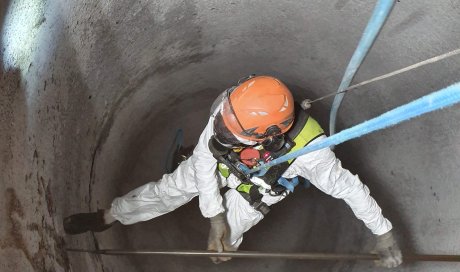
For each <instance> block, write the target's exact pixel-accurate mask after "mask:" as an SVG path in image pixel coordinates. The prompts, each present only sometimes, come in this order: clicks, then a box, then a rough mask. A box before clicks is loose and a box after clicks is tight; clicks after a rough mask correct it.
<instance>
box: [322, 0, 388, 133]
mask: <svg viewBox="0 0 460 272" xmlns="http://www.w3.org/2000/svg"><path fill="white" fill-rule="evenodd" d="M394 3H395V0H379V1H378V2H377V4H376V6H375V8H374V12H373V13H372V16H371V18H370V19H369V22H368V23H367V26H366V29H365V30H364V32H363V35H362V36H361V40H360V41H359V44H358V46H357V47H356V50H355V52H354V53H353V56H352V57H351V60H350V62H349V63H348V66H347V69H346V70H345V74H344V75H343V78H342V82H341V83H340V86H339V89H338V90H337V94H336V96H335V98H334V102H333V103H332V108H331V114H330V119H329V120H330V121H329V134H330V135H334V133H335V123H336V118H337V112H338V111H339V107H340V104H341V103H342V100H343V97H344V96H345V93H344V92H343V91H344V90H346V89H347V88H348V87H349V86H350V83H351V81H352V80H353V78H354V76H355V74H356V71H357V70H358V68H359V66H361V63H362V62H363V60H364V58H365V57H366V55H367V53H368V52H369V49H370V48H371V46H372V44H373V43H374V41H375V39H376V38H377V36H378V35H379V32H380V30H381V29H382V27H383V25H384V24H385V20H386V19H387V17H388V15H390V12H391V9H392V7H393V5H394Z"/></svg>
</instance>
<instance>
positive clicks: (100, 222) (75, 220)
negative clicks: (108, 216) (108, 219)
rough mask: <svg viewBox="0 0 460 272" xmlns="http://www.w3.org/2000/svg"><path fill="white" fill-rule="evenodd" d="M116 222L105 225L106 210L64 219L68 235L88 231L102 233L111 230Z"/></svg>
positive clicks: (78, 214)
mask: <svg viewBox="0 0 460 272" xmlns="http://www.w3.org/2000/svg"><path fill="white" fill-rule="evenodd" d="M115 222H116V221H114V222H112V223H111V224H106V223H105V221H104V210H98V211H97V212H93V213H77V214H73V215H71V216H68V217H66V218H64V230H65V232H66V233H67V234H80V233H84V232H87V231H93V232H101V231H104V230H106V229H108V228H110V227H111V226H112V225H113V224H114V223H115Z"/></svg>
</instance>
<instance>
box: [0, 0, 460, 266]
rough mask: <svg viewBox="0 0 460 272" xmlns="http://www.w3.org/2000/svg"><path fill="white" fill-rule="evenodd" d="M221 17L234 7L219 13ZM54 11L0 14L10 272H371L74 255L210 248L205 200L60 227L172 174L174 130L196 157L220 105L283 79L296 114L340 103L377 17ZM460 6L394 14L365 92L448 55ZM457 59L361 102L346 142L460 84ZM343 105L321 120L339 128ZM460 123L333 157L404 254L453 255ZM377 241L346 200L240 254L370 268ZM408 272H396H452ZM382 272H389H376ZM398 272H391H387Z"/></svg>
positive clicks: (301, 210)
mask: <svg viewBox="0 0 460 272" xmlns="http://www.w3.org/2000/svg"><path fill="white" fill-rule="evenodd" d="M220 2H226V3H220ZM220 2H219V1H198V0H194V1H176V0H174V1H149V0H139V1H111V0H103V1H89V0H85V1H44V0H27V1H26V0H10V1H3V2H2V3H0V11H1V13H0V16H1V17H0V21H1V22H2V29H1V31H2V36H1V42H2V51H1V52H2V53H1V54H2V69H1V71H0V72H1V75H0V83H1V84H0V87H1V99H0V111H1V127H0V143H1V144H0V152H1V153H0V154H1V160H0V162H1V167H0V169H1V175H2V176H1V177H2V182H1V183H0V184H1V185H0V186H1V192H0V193H1V196H0V202H1V206H0V207H1V208H0V211H1V224H0V239H1V240H0V266H1V267H2V268H1V269H0V270H1V271H69V270H72V271H214V270H216V269H219V271H235V270H237V269H238V270H241V271H261V270H264V271H306V270H311V271H369V270H370V269H373V268H372V264H371V263H369V262H351V263H318V262H298V261H285V260H267V261H260V260H242V259H239V260H232V261H231V262H228V263H224V264H221V265H219V266H215V265H213V264H211V262H210V261H209V260H207V259H186V258H184V259H180V258H174V257H170V258H157V257H139V258H131V257H110V256H109V257H106V256H102V257H99V256H91V255H87V254H77V253H75V254H73V253H72V254H67V253H66V252H65V251H64V250H63V249H64V248H65V247H66V246H69V247H80V248H90V249H92V248H94V247H95V246H99V247H100V248H128V249H129V248H131V249H204V248H205V247H206V236H207V231H208V222H207V221H206V220H205V219H203V218H202V217H201V215H200V212H199V209H198V205H197V204H198V203H197V201H196V200H195V201H192V202H191V203H190V204H188V205H186V206H184V207H182V208H180V209H178V210H177V211H176V212H174V213H172V214H168V215H165V216H163V217H160V218H158V219H157V220H152V221H150V222H145V223H140V224H135V225H132V226H127V227H122V226H120V225H117V226H115V227H113V228H112V229H110V230H108V231H106V232H104V233H100V234H96V235H92V234H84V235H80V236H73V237H69V236H65V235H64V233H63V229H62V225H61V222H62V218H63V217H64V216H66V215H69V214H71V213H75V212H79V211H90V210H91V211H94V210H96V209H97V208H105V207H107V206H108V205H109V204H110V201H111V199H112V198H113V197H115V196H118V195H122V194H124V193H126V192H127V191H128V190H130V189H132V188H135V187H136V186H138V185H140V184H143V183H145V182H147V181H151V180H156V179H158V178H159V177H160V176H161V173H162V172H163V171H164V162H163V161H164V158H165V155H166V152H167V149H168V147H169V145H170V144H171V141H172V138H173V136H174V134H175V131H176V130H177V129H178V128H182V129H184V131H185V136H186V142H187V143H188V144H193V143H194V141H196V139H197V137H198V135H199V133H200V131H201V130H202V128H203V127H204V124H205V120H206V118H207V114H208V108H209V106H210V104H211V102H212V100H213V98H214V97H215V96H216V95H217V94H219V92H220V91H222V90H223V89H225V88H226V87H228V86H230V85H231V84H233V83H234V82H235V81H236V80H238V79H239V78H240V77H243V76H245V75H248V74H250V73H257V74H271V75H275V76H278V77H279V78H281V79H282V80H283V81H284V82H286V84H288V85H289V86H290V87H291V88H292V90H293V92H294V93H295V95H296V96H297V97H311V98H315V97H318V96H321V95H324V94H326V93H329V92H333V91H335V90H336V88H337V86H338V84H339V81H340V79H341V76H342V73H343V71H344V69H345V67H346V65H347V62H348V60H349V58H350V57H351V54H352V52H353V50H354V48H355V46H356V44H357V41H358V39H359V37H360V35H361V32H362V30H363V28H364V27H365V25H366V22H367V20H368V18H369V16H370V13H371V11H372V8H373V3H371V2H374V1H349V0H335V1H319V0H315V1H287V0H282V1H262V0H254V1H220ZM459 23H460V2H459V1H452V0H445V1H435V2H434V1H429V0H407V1H400V2H398V3H397V4H396V6H395V8H394V10H393V13H392V14H391V17H390V18H389V20H388V22H387V24H386V26H385V27H384V30H383V32H382V33H381V35H380V37H379V38H378V40H377V42H376V43H375V45H374V47H373V48H372V50H371V52H370V54H369V56H368V57H367V58H366V60H365V62H364V64H363V66H362V67H361V69H360V70H359V73H358V75H357V77H356V78H355V82H359V81H362V80H365V79H368V78H371V77H373V76H377V75H380V74H383V73H386V72H389V71H392V70H395V69H399V68H401V67H404V66H406V65H409V64H412V63H415V62H417V61H421V60H424V59H426V58H429V57H432V56H435V55H438V54H441V53H444V52H447V51H450V50H453V49H455V48H457V47H458V45H459V41H460V28H458V25H459ZM459 61H460V58H459V57H453V58H450V59H448V60H445V61H442V62H439V63H436V64H432V65H430V66H426V67H423V68H421V69H418V70H415V71H411V72H408V73H406V74H404V75H399V76H397V77H394V78H391V79H388V80H385V81H381V82H378V83H374V84H371V85H368V86H367V87H364V88H360V89H359V90H356V91H354V92H353V93H350V94H349V95H348V96H347V98H346V99H345V101H344V104H343V106H342V108H341V111H340V116H339V123H338V126H339V129H341V128H345V127H349V126H351V125H353V124H356V123H359V122H361V121H363V120H366V119H369V118H371V117H374V116H376V115H378V114H380V113H382V112H384V111H386V110H388V109H391V108H393V107H395V106H398V105H401V104H403V103H405V102H408V101H411V100H413V99H415V98H417V97H420V96H422V95H424V94H427V93H429V92H431V91H434V90H437V89H439V88H442V87H445V86H447V85H449V84H451V83H454V82H456V81H458V80H460V75H459V74H458V71H459V69H460V62H459ZM331 102H332V100H325V101H323V102H321V103H317V104H316V105H315V106H314V107H313V114H314V115H315V116H316V117H317V118H318V119H319V120H320V121H321V123H322V124H323V126H324V127H327V123H326V122H327V121H328V120H327V116H328V111H329V108H330V104H331ZM459 118H460V108H459V106H455V107H452V108H449V109H445V110H443V111H440V112H436V113H432V114H429V115H427V116H424V117H421V118H418V119H416V120H413V121H410V122H407V123H404V124H401V125H399V126H397V127H394V128H392V129H388V130H385V131H382V132H378V133H374V134H372V135H369V136H366V137H364V138H362V139H359V140H353V141H351V142H349V143H345V144H343V145H341V146H339V147H338V149H337V153H338V156H339V157H340V158H341V159H342V160H343V162H344V164H345V166H346V167H348V168H349V169H351V170H352V172H354V173H357V174H359V175H360V177H362V179H363V180H364V182H365V183H366V184H367V185H368V186H369V187H370V189H371V192H372V194H373V195H374V196H375V198H376V199H377V201H378V202H379V203H380V204H381V206H382V207H383V210H384V214H385V215H386V216H387V217H388V218H390V219H391V221H392V222H393V223H394V225H395V230H396V231H397V233H398V236H399V238H400V240H401V243H402V247H403V249H404V251H406V252H410V253H415V252H416V253H436V254H459V253H460V249H459V246H458V244H459V243H458V240H459V238H460V233H459V228H458V224H459V223H460V219H459V212H458V211H459V210H460V202H459V201H458V195H459V194H460V187H459V186H458V176H459V172H460V170H459V167H458V162H459V158H460V144H459V140H458V139H459V136H460V131H459V126H458V120H459ZM371 238H372V236H371V234H370V232H369V231H368V230H367V229H366V228H365V227H364V226H363V224H362V223H361V222H359V221H358V220H356V219H355V218H354V216H353V214H352V212H351V211H350V210H349V208H348V207H347V206H346V205H345V203H343V202H342V201H339V200H335V199H332V198H331V197H329V196H326V195H324V194H322V193H320V192H319V191H318V190H315V189H310V190H304V191H301V190H299V191H298V192H296V193H295V194H294V195H292V197H290V198H288V199H287V200H286V201H284V202H283V203H280V204H279V205H278V206H277V207H274V209H273V212H272V213H271V214H270V215H269V216H268V218H266V219H265V220H264V221H263V223H261V224H259V225H258V226H256V227H254V228H253V229H252V230H251V231H250V232H249V233H248V234H247V235H246V237H245V242H244V243H243V246H242V249H246V250H262V251H263V250H266V251H269V250H270V251H284V252H300V251H326V252H366V251H368V250H369V249H370V248H371V246H372V239H371ZM456 270H458V264H442V263H407V264H405V265H404V266H403V267H401V268H398V269H395V270H394V271H456ZM374 271H380V270H378V269H375V270H374ZM381 271H387V270H383V269H382V270H381Z"/></svg>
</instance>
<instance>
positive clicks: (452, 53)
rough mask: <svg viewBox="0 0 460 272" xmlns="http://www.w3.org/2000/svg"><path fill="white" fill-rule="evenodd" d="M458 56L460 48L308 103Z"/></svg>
mask: <svg viewBox="0 0 460 272" xmlns="http://www.w3.org/2000/svg"><path fill="white" fill-rule="evenodd" d="M458 54H460V48H458V49H455V50H453V51H450V52H448V53H445V54H442V55H439V56H436V57H433V58H430V59H427V60H424V61H421V62H417V63H415V64H412V65H409V66H407V67H404V68H402V69H399V70H396V71H393V72H391V73H388V74H384V75H381V76H378V77H374V78H371V79H369V80H365V81H363V82H360V83H358V84H355V85H352V86H350V87H348V88H347V89H345V90H343V91H341V92H338V93H337V92H333V93H330V94H327V95H325V96H321V97H319V98H316V99H315V100H312V101H310V102H309V103H310V104H311V103H314V102H318V101H320V100H323V99H325V98H328V97H332V96H335V95H336V94H339V93H345V92H348V91H349V90H353V89H356V88H358V87H362V86H364V85H367V84H370V83H372V82H376V81H379V80H382V79H386V78H389V77H392V76H395V75H399V74H401V73H404V72H408V71H410V70H413V69H416V68H419V67H421V66H424V65H427V64H430V63H434V62H437V61H440V60H443V59H446V58H449V57H452V56H455V55H458Z"/></svg>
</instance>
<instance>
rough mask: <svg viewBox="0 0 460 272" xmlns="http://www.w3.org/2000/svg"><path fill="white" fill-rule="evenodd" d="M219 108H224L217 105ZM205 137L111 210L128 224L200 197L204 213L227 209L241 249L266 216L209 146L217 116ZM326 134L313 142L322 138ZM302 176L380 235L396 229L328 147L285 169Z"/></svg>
mask: <svg viewBox="0 0 460 272" xmlns="http://www.w3.org/2000/svg"><path fill="white" fill-rule="evenodd" d="M218 108H219V107H218ZM217 112H218V111H217V110H216V111H215V112H214V114H212V115H211V117H210V119H209V122H208V124H207V126H206V128H205V129H204V131H203V133H202V134H201V136H200V139H199V141H198V144H197V145H196V147H195V149H194V151H193V155H192V156H191V157H190V158H188V159H187V160H185V161H183V162H182V163H181V164H180V165H179V166H178V168H177V169H176V170H175V171H174V172H173V173H171V174H165V175H163V177H162V178H161V180H159V181H157V182H149V183H147V184H145V185H143V186H141V187H139V188H137V189H134V190H133V191H131V192H129V193H128V194H126V195H125V196H122V197H118V198H115V199H114V200H113V202H112V206H111V209H110V213H111V215H112V216H113V217H114V218H115V219H117V220H118V221H120V222H121V223H122V224H124V225H128V224H134V223H137V222H140V221H146V220H149V219H152V218H155V217H157V216H160V215H163V214H166V213H168V212H171V211H173V210H175V209H177V208H178V207H180V206H182V205H184V204H186V203H188V202H189V201H190V200H191V199H192V198H194V197H195V196H199V206H200V210H201V213H202V214H203V216H204V217H208V218H210V217H213V216H215V215H217V214H219V213H222V212H224V211H226V217H227V222H228V225H229V228H230V243H231V244H232V246H234V247H235V248H237V247H238V246H239V245H240V244H241V242H242V240H243V233H244V232H246V231H248V230H249V229H250V228H251V227H252V226H254V225H256V224H257V223H258V222H259V221H260V220H262V219H263V217H264V216H263V215H262V214H261V213H260V212H259V211H256V210H255V209H254V208H252V207H251V206H250V205H249V203H248V202H247V201H246V200H245V199H244V198H243V197H242V196H241V195H240V193H239V192H237V191H236V190H235V189H234V188H236V187H237V186H238V185H239V181H238V180H237V179H236V178H235V177H234V176H233V175H231V176H230V177H229V178H228V179H225V178H223V177H222V176H220V175H219V174H218V171H217V170H216V169H217V160H216V159H215V158H214V157H213V155H212V153H211V151H210V150H209V148H208V141H209V139H210V138H211V136H212V135H213V131H214V130H213V122H214V117H215V115H216V113H217ZM325 137H326V136H321V137H319V138H317V139H315V140H314V141H312V143H314V142H317V141H320V140H321V139H323V138H325ZM296 176H302V177H304V178H306V179H308V180H310V182H311V184H313V185H314V186H316V187H317V188H318V189H319V190H321V191H323V192H324V193H326V194H329V195H331V196H333V197H335V198H340V199H343V200H345V202H346V203H347V204H348V205H349V206H350V208H351V209H352V210H353V212H354V214H355V215H356V217H357V218H358V219H360V220H362V221H363V222H364V224H365V225H366V226H367V227H368V228H369V229H370V230H371V231H372V233H374V234H376V235H382V234H384V233H387V232H388V231H390V230H391V229H392V225H391V223H390V221H389V220H387V219H386V218H384V217H383V215H382V211H381V209H380V207H379V206H378V204H377V202H376V201H375V200H374V199H373V198H372V197H371V196H370V195H369V189H368V187H367V186H365V185H364V184H363V183H362V182H361V181H360V180H359V178H358V176H356V175H353V174H351V173H350V172H349V171H348V170H346V169H344V168H342V165H341V162H340V160H339V159H337V158H336V157H335V154H334V152H332V151H331V150H330V149H329V148H325V149H322V150H318V151H314V152H311V153H308V154H306V155H303V156H300V157H298V158H297V159H296V160H295V161H294V162H293V163H292V164H291V165H290V166H289V168H288V169H287V170H286V172H285V173H284V174H283V177H285V178H293V177H296ZM223 186H228V187H230V188H231V189H229V190H228V191H227V192H226V193H225V195H224V198H225V207H224V205H223V201H222V200H223V199H222V196H221V195H220V192H219V190H220V187H223ZM283 198H284V196H270V195H268V194H267V195H264V196H263V198H262V201H264V202H265V203H266V204H267V205H269V206H270V205H273V204H275V203H277V202H279V201H281V200H282V199H283Z"/></svg>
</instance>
